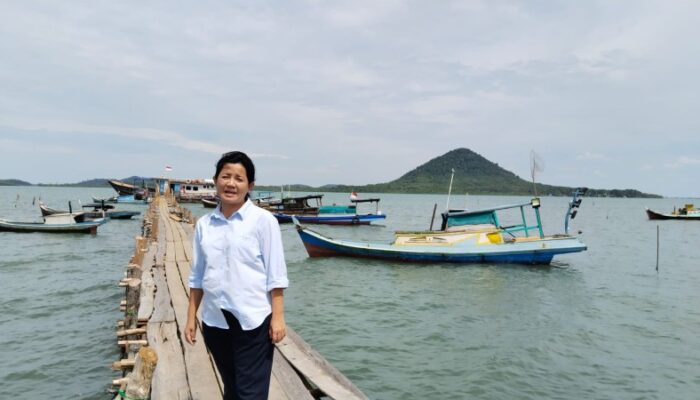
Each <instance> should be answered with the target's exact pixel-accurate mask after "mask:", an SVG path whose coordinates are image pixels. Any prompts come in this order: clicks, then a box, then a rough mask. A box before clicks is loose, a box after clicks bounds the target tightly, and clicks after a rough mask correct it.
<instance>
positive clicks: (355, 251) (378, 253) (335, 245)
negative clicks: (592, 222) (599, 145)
mask: <svg viewBox="0 0 700 400" xmlns="http://www.w3.org/2000/svg"><path fill="white" fill-rule="evenodd" d="M584 192H585V190H583V189H582V190H580V191H579V190H577V191H576V192H575V193H574V197H573V200H572V201H571V202H570V203H569V209H568V210H567V214H566V217H565V232H566V233H564V234H557V235H552V236H545V235H544V232H543V230H542V224H541V220H540V215H539V208H540V200H539V199H538V198H533V199H532V200H531V201H530V202H528V203H521V204H513V205H506V206H500V207H493V208H488V209H482V210H476V211H447V212H445V213H443V214H442V218H443V224H442V226H443V228H442V229H441V230H439V231H399V232H396V233H395V238H394V241H393V242H391V243H372V242H357V241H348V240H338V239H333V238H330V237H327V236H324V235H322V234H320V233H318V232H314V231H312V230H310V229H308V228H306V227H305V226H303V225H302V224H300V223H299V222H298V221H295V225H296V227H297V231H298V233H299V236H300V238H301V240H302V242H303V244H304V247H305V248H306V250H307V252H308V254H309V256H310V257H332V256H346V257H361V258H376V259H384V260H393V261H408V262H451V263H518V264H544V265H546V264H550V263H551V261H552V258H553V257H554V256H556V255H560V254H566V253H576V252H581V251H584V250H586V245H585V244H583V243H581V242H580V241H579V239H578V238H577V237H574V236H570V235H569V234H568V222H569V219H570V218H573V217H574V216H575V215H576V209H577V208H578V206H579V205H580V203H581V201H580V200H581V199H580V198H578V196H580V195H582V194H583V193H584ZM528 206H529V207H531V208H532V210H533V211H534V213H535V216H536V223H534V224H533V225H530V224H529V223H528V221H527V220H526V217H525V210H524V209H525V207H528ZM508 209H519V211H520V215H521V217H522V219H521V222H520V223H518V224H515V225H510V226H507V227H505V226H502V225H501V224H500V219H499V217H498V213H500V212H502V211H504V210H508ZM295 219H296V217H295Z"/></svg>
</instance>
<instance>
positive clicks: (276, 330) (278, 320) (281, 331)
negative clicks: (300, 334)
mask: <svg viewBox="0 0 700 400" xmlns="http://www.w3.org/2000/svg"><path fill="white" fill-rule="evenodd" d="M285 336H287V324H286V323H285V322H284V316H282V315H277V316H275V314H272V319H271V320H270V340H272V343H279V342H280V341H281V340H282V339H284V337H285Z"/></svg>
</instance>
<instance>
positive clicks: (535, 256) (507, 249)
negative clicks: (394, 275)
mask: <svg viewBox="0 0 700 400" xmlns="http://www.w3.org/2000/svg"><path fill="white" fill-rule="evenodd" d="M297 231H298V233H299V236H300V237H301V240H302V242H303V243H304V247H305V248H306V251H307V252H308V254H309V256H310V257H335V256H345V257H360V258H374V259H382V260H391V261H402V262H418V263H437V262H445V263H467V264H468V263H511V264H544V265H546V264H549V263H551V261H552V258H553V257H554V256H555V255H559V254H566V253H576V252H580V251H584V250H586V246H585V245H584V244H583V243H581V242H579V241H578V239H576V238H573V237H568V236H567V237H561V238H549V239H542V240H531V241H527V242H524V243H503V244H497V245H490V246H483V248H482V249H476V248H474V249H469V250H465V249H460V248H458V247H457V246H445V247H435V246H425V247H421V246H394V245H392V244H376V243H362V242H349V241H340V240H334V239H330V238H327V237H324V236H323V235H320V234H319V233H317V232H313V231H310V230H308V229H305V228H303V227H298V228H297Z"/></svg>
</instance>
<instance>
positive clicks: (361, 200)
mask: <svg viewBox="0 0 700 400" xmlns="http://www.w3.org/2000/svg"><path fill="white" fill-rule="evenodd" d="M350 202H351V203H379V198H375V199H350Z"/></svg>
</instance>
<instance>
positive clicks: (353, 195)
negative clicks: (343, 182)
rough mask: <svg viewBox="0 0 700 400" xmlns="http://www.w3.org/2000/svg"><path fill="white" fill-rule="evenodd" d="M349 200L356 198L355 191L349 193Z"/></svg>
mask: <svg viewBox="0 0 700 400" xmlns="http://www.w3.org/2000/svg"><path fill="white" fill-rule="evenodd" d="M350 200H357V192H352V193H350Z"/></svg>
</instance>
